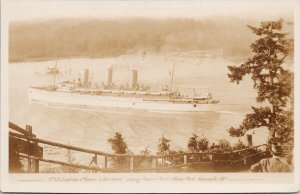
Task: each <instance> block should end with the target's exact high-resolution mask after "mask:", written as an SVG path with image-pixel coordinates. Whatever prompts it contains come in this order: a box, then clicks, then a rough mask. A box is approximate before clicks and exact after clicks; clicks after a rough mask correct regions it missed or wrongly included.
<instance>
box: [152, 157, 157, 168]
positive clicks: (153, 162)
mask: <svg viewBox="0 0 300 194" xmlns="http://www.w3.org/2000/svg"><path fill="white" fill-rule="evenodd" d="M152 168H154V169H156V168H157V159H156V158H153V159H152Z"/></svg>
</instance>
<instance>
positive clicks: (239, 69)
mask: <svg viewBox="0 0 300 194" xmlns="http://www.w3.org/2000/svg"><path fill="white" fill-rule="evenodd" d="M248 27H249V28H250V30H251V31H252V32H253V33H254V34H256V35H257V36H259V39H258V40H256V41H255V42H253V43H252V44H251V46H250V47H251V49H252V52H253V53H254V56H253V57H252V58H250V59H248V60H247V61H246V62H245V63H243V64H241V65H239V66H228V69H229V71H230V73H229V74H228V77H229V78H230V80H231V82H236V83H237V84H239V82H240V81H241V80H242V79H243V77H244V76H245V75H250V76H251V78H252V80H253V83H254V85H253V87H254V89H256V90H257V97H256V101H257V102H258V103H264V105H265V106H261V107H252V109H253V113H251V114H247V115H246V118H245V119H244V121H243V122H242V123H241V124H240V126H239V127H237V128H234V127H231V128H230V129H229V130H228V131H229V133H230V135H232V136H236V137H240V136H243V135H244V134H245V133H246V131H248V130H250V129H253V128H259V127H267V128H268V129H269V131H270V139H273V140H274V139H276V141H279V142H281V143H284V142H287V141H288V140H289V139H291V135H292V131H293V121H292V117H291V114H292V113H291V111H290V110H288V106H287V105H288V103H289V102H291V92H292V90H293V86H292V80H293V74H292V73H291V72H290V71H289V70H287V69H285V68H284V60H285V58H286V57H287V56H288V52H289V50H290V43H291V41H290V40H289V39H288V38H287V34H286V33H283V32H282V27H283V20H278V21H268V22H262V23H261V25H260V27H253V26H248ZM292 106H293V105H292Z"/></svg>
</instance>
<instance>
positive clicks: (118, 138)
mask: <svg viewBox="0 0 300 194" xmlns="http://www.w3.org/2000/svg"><path fill="white" fill-rule="evenodd" d="M107 141H108V143H110V144H111V149H112V150H113V151H114V152H115V154H125V153H126V151H127V144H126V142H125V141H124V138H123V136H122V134H121V133H118V132H116V133H115V136H114V137H113V138H109V139H108V140H107Z"/></svg>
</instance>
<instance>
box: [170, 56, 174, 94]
mask: <svg viewBox="0 0 300 194" xmlns="http://www.w3.org/2000/svg"><path fill="white" fill-rule="evenodd" d="M174 72H175V61H174V60H173V69H172V77H171V84H170V91H172V87H173V80H174Z"/></svg>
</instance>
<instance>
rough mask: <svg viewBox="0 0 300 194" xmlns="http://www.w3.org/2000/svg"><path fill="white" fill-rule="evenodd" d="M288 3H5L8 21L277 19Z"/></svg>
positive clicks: (35, 0) (237, 0) (66, 0)
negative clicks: (224, 16) (178, 18)
mask: <svg viewBox="0 0 300 194" xmlns="http://www.w3.org/2000/svg"><path fill="white" fill-rule="evenodd" d="M293 2H294V1H292V0H282V1H278V0H251V1H250V0H234V1H233V0H222V1H221V0H209V1H207V0H189V1H183V0H182V1H170V0H163V1H154V0H152V1H150V0H144V1H141V0H140V1H131V0H123V1H113V0H9V1H7V3H9V17H10V21H21V20H45V19H56V18H103V17H104V18H110V17H135V16H138V17H155V18H170V17H187V18H201V17H206V16H211V15H231V16H237V17H242V18H243V17H249V16H250V17H258V18H259V17H261V18H263V19H266V18H268V19H272V18H275V19H277V18H278V17H286V16H287V17H290V18H291V17H292V16H293V5H292V4H293Z"/></svg>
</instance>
